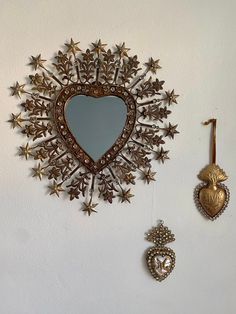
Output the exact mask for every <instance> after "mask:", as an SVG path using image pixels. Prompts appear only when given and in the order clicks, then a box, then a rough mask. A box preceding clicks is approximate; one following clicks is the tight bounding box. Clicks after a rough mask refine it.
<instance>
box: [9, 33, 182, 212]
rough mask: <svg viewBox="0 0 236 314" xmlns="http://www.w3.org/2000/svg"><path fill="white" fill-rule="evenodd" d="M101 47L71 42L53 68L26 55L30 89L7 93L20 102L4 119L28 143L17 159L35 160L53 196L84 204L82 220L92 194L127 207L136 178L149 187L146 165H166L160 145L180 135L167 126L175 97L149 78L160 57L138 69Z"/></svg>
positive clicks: (92, 206) (133, 59)
mask: <svg viewBox="0 0 236 314" xmlns="http://www.w3.org/2000/svg"><path fill="white" fill-rule="evenodd" d="M106 46H107V45H106V44H103V43H102V42H101V40H99V41H97V42H95V43H92V45H91V48H88V49H86V50H85V51H82V50H81V49H80V48H79V43H78V42H74V41H73V39H71V40H70V42H67V43H66V44H65V48H66V49H65V51H58V53H57V55H56V56H55V61H54V62H53V63H52V64H51V65H48V66H46V64H45V63H46V60H45V59H43V58H42V57H41V55H38V56H36V57H31V61H30V66H32V67H33V69H34V70H35V71H37V72H36V73H35V74H33V75H29V79H30V86H29V88H28V89H27V87H26V84H19V83H18V82H16V83H15V84H14V85H13V86H12V87H11V89H12V95H14V96H17V97H19V98H21V96H26V97H25V99H24V100H23V101H22V103H21V108H22V112H19V113H17V114H12V116H11V119H10V120H9V121H10V122H11V124H12V126H13V128H16V127H17V128H20V129H21V132H22V133H23V134H24V135H25V136H26V137H27V138H28V142H27V143H26V144H25V145H23V146H21V147H20V150H19V154H20V155H21V156H24V157H25V158H26V159H29V158H31V159H33V160H34V161H36V164H35V166H34V167H33V168H32V175H33V177H36V178H38V179H40V180H41V179H42V178H43V177H47V178H48V180H50V181H51V183H50V185H49V192H50V194H51V195H57V196H59V195H60V194H61V193H64V192H65V193H68V195H69V198H70V200H73V199H80V200H83V198H85V201H83V203H82V210H83V211H84V212H85V213H87V214H88V215H90V214H91V213H93V212H96V210H97V207H96V206H97V203H96V202H94V201H93V198H94V195H95V194H97V196H98V198H102V199H103V200H104V201H107V202H109V203H112V202H113V199H114V198H115V197H118V198H119V199H120V201H121V202H130V199H131V197H133V195H132V192H131V188H130V186H131V185H133V184H135V180H136V178H141V179H142V180H144V181H145V182H146V183H150V182H151V181H154V180H155V174H156V172H155V171H153V170H152V164H151V161H152V159H155V160H158V161H159V162H160V163H164V162H165V161H166V160H167V159H169V157H168V150H166V149H165V148H164V144H165V141H166V139H167V138H170V139H173V138H174V137H175V135H176V134H177V133H178V131H177V125H173V124H171V123H170V122H168V118H169V115H170V113H171V111H170V110H169V106H171V105H173V104H176V103H177V97H178V95H176V94H175V92H174V90H171V91H169V90H166V91H164V90H163V85H164V81H161V80H159V79H158V78H157V77H155V78H153V77H152V76H155V75H156V74H157V71H159V69H161V67H160V65H159V59H158V60H154V59H153V58H150V59H149V61H148V62H147V63H145V69H144V70H143V71H142V68H141V67H139V65H140V63H139V61H138V58H137V56H136V55H135V56H129V55H128V53H129V50H130V49H129V48H126V47H125V44H124V43H123V44H122V45H116V48H115V49H114V51H112V50H111V49H108V50H107V49H106ZM140 71H142V72H141V74H139V73H140ZM149 74H151V75H152V76H148V75H149Z"/></svg>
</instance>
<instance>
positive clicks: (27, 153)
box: [19, 143, 33, 159]
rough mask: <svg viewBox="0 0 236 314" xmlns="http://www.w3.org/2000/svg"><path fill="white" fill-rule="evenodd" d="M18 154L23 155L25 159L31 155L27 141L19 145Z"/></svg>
mask: <svg viewBox="0 0 236 314" xmlns="http://www.w3.org/2000/svg"><path fill="white" fill-rule="evenodd" d="M19 155H20V156H24V157H25V159H28V158H29V156H33V154H32V149H31V147H30V146H29V143H27V144H26V145H25V146H20V153H19Z"/></svg>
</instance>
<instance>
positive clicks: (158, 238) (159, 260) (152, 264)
mask: <svg viewBox="0 0 236 314" xmlns="http://www.w3.org/2000/svg"><path fill="white" fill-rule="evenodd" d="M146 240H148V241H150V242H153V243H154V244H155V245H156V246H154V247H151V248H149V249H148V251H147V255H146V260H147V266H148V269H149V271H150V273H151V275H152V276H153V277H154V278H155V279H156V280H158V281H162V280H164V279H165V278H166V277H167V276H169V274H170V273H171V272H172V270H173V269H174V267H175V252H174V251H173V250H172V249H170V248H168V247H165V244H167V243H169V242H172V241H174V240H175V237H174V234H172V233H171V231H170V230H169V229H168V228H167V227H166V226H164V225H163V222H162V221H160V223H159V224H158V226H157V227H154V228H152V229H151V230H150V231H149V232H148V233H147V235H146Z"/></svg>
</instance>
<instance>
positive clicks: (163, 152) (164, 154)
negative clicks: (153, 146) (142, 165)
mask: <svg viewBox="0 0 236 314" xmlns="http://www.w3.org/2000/svg"><path fill="white" fill-rule="evenodd" d="M168 153H169V151H168V150H164V149H163V147H161V149H160V151H159V152H158V153H157V156H156V159H157V160H160V161H161V162H162V163H163V164H164V162H165V160H166V159H170V158H169V157H168Z"/></svg>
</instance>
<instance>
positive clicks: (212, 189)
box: [195, 119, 230, 220]
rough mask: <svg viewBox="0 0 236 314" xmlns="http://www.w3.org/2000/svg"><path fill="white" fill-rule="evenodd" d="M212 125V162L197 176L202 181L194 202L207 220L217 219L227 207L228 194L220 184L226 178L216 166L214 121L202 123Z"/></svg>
mask: <svg viewBox="0 0 236 314" xmlns="http://www.w3.org/2000/svg"><path fill="white" fill-rule="evenodd" d="M209 123H212V127H213V128H212V158H211V159H212V160H211V163H210V164H209V165H208V166H206V167H205V168H204V169H203V170H202V171H201V172H200V173H199V175H198V177H199V179H200V180H202V181H204V183H200V184H199V185H198V186H197V187H196V189H195V202H196V205H197V207H198V209H199V210H200V211H201V212H202V213H203V214H204V215H205V216H206V217H207V218H209V219H211V220H214V219H216V218H218V217H219V216H220V215H221V214H222V213H223V211H224V210H225V208H226V207H227V205H228V202H229V197H230V193H229V190H228V188H227V186H226V185H224V184H223V183H221V182H222V181H225V180H226V179H228V176H227V175H226V173H225V172H224V170H222V169H221V168H220V167H219V166H218V165H216V119H210V120H209V121H207V122H204V123H203V124H204V125H208V124H209Z"/></svg>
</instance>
